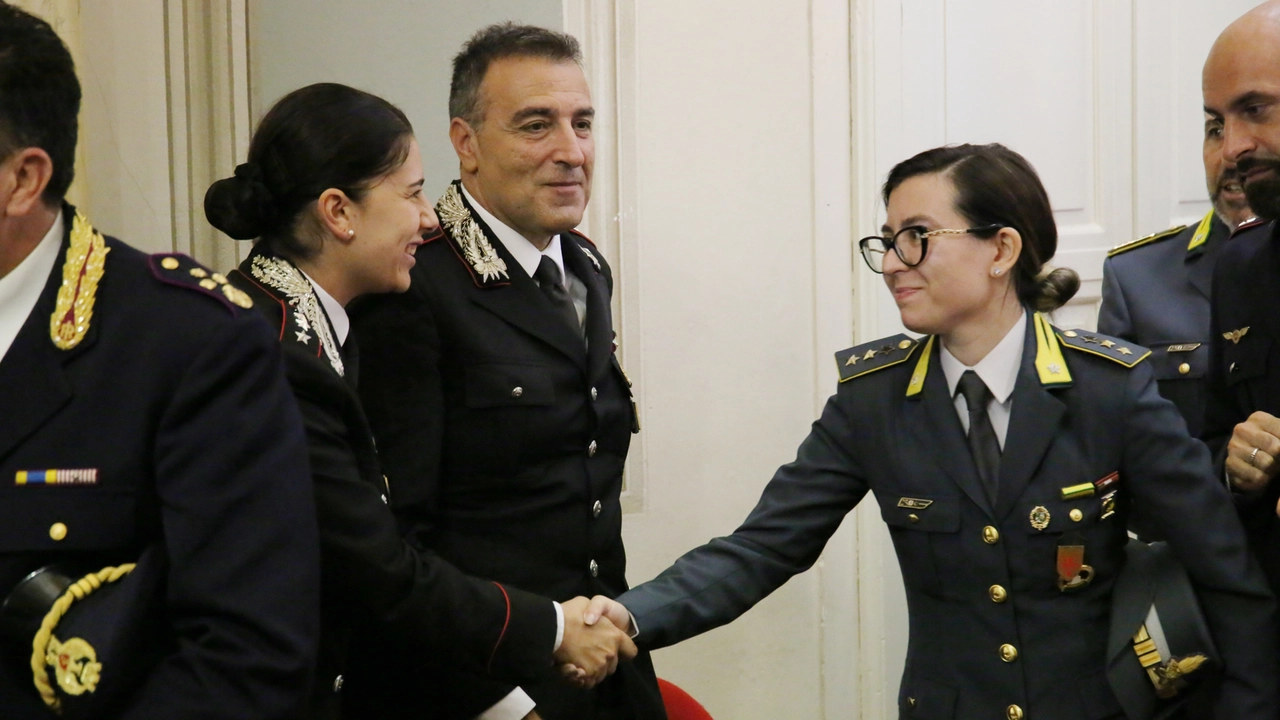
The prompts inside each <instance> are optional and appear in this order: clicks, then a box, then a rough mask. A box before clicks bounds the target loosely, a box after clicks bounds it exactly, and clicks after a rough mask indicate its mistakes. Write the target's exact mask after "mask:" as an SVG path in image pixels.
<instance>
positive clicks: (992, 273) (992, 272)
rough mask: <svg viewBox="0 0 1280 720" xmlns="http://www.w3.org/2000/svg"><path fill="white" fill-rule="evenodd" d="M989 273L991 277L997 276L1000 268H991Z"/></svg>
mask: <svg viewBox="0 0 1280 720" xmlns="http://www.w3.org/2000/svg"><path fill="white" fill-rule="evenodd" d="M991 275H992V276H993V277H999V275H1000V268H991Z"/></svg>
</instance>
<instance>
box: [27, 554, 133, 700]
mask: <svg viewBox="0 0 1280 720" xmlns="http://www.w3.org/2000/svg"><path fill="white" fill-rule="evenodd" d="M133 567H134V563H127V564H124V565H120V566H119V567H105V568H102V569H101V570H99V571H98V572H96V573H89V574H88V575H85V576H84V577H82V578H80V579H79V580H77V581H76V582H75V583H73V584H72V585H71V587H69V588H67V591H66V592H65V593H63V594H62V597H60V598H58V599H57V600H56V601H55V602H54V603H53V607H52V608H50V609H49V612H48V613H47V614H46V615H45V616H44V621H43V622H41V623H40V630H39V631H38V632H36V636H35V639H34V640H32V641H31V673H32V675H33V677H34V680H35V684H36V691H38V692H39V693H40V698H41V699H42V700H44V704H45V705H48V706H49V708H50V709H51V710H53V711H54V712H56V713H61V711H62V702H61V701H60V700H59V699H58V695H57V693H55V692H54V689H53V686H52V685H50V683H49V671H48V669H47V666H50V665H51V666H53V668H54V672H55V674H56V675H57V680H58V687H60V688H62V691H63V692H65V693H66V694H68V695H82V694H84V693H86V692H93V691H94V690H96V689H97V687H98V680H99V679H100V678H101V675H102V663H100V662H98V654H97V652H96V651H94V649H93V646H92V645H90V644H89V643H87V642H85V641H84V640H82V639H80V638H71V639H70V640H68V641H66V642H61V641H59V640H58V638H56V637H54V635H53V629H54V628H55V627H57V626H58V622H59V621H61V620H62V616H63V615H65V614H66V613H67V611H68V610H70V609H71V605H72V603H74V602H75V601H77V600H83V599H85V598H86V597H88V596H89V595H90V594H92V593H93V591H95V590H97V589H98V588H100V587H102V586H103V584H105V583H113V582H115V581H117V580H119V579H120V578H122V577H124V576H125V575H128V574H129V573H130V572H131V571H132V570H133Z"/></svg>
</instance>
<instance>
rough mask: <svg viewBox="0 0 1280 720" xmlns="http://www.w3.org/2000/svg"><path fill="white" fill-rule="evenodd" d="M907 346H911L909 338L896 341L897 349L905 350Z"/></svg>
mask: <svg viewBox="0 0 1280 720" xmlns="http://www.w3.org/2000/svg"><path fill="white" fill-rule="evenodd" d="M909 347H911V341H910V340H903V341H902V342H900V343H898V349H899V350H906V349H907V348H909Z"/></svg>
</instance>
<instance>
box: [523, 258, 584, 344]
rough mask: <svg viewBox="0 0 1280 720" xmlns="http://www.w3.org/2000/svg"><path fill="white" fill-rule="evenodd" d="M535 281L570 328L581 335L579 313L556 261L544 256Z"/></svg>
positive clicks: (535, 273) (535, 272)
mask: <svg viewBox="0 0 1280 720" xmlns="http://www.w3.org/2000/svg"><path fill="white" fill-rule="evenodd" d="M533 279H534V280H537V281H538V287H540V288H542V294H543V295H546V296H547V299H548V300H550V301H551V306H552V307H554V308H555V309H556V312H558V313H560V315H561V316H562V317H563V318H564V319H565V321H566V322H568V323H569V327H571V328H573V331H574V332H576V333H578V334H581V333H582V323H580V322H578V311H577V310H576V309H574V307H573V298H571V297H569V291H568V290H565V288H564V284H563V283H562V282H561V281H560V267H559V266H558V265H556V261H555V260H552V259H551V258H550V257H549V256H547V255H543V256H542V260H540V261H538V269H537V270H536V271H534V273H533Z"/></svg>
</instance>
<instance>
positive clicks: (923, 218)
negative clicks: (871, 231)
mask: <svg viewBox="0 0 1280 720" xmlns="http://www.w3.org/2000/svg"><path fill="white" fill-rule="evenodd" d="M927 222H932V218H930V217H929V216H928V215H912V216H911V217H909V218H907V219H906V220H903V221H902V227H904V228H909V227H911V226H913V225H923V224H924V223H927ZM898 229H899V230H901V229H902V228H898ZM892 231H893V228H891V227H889V224H888V223H885V224H884V225H881V226H880V232H882V233H888V232H892Z"/></svg>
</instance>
